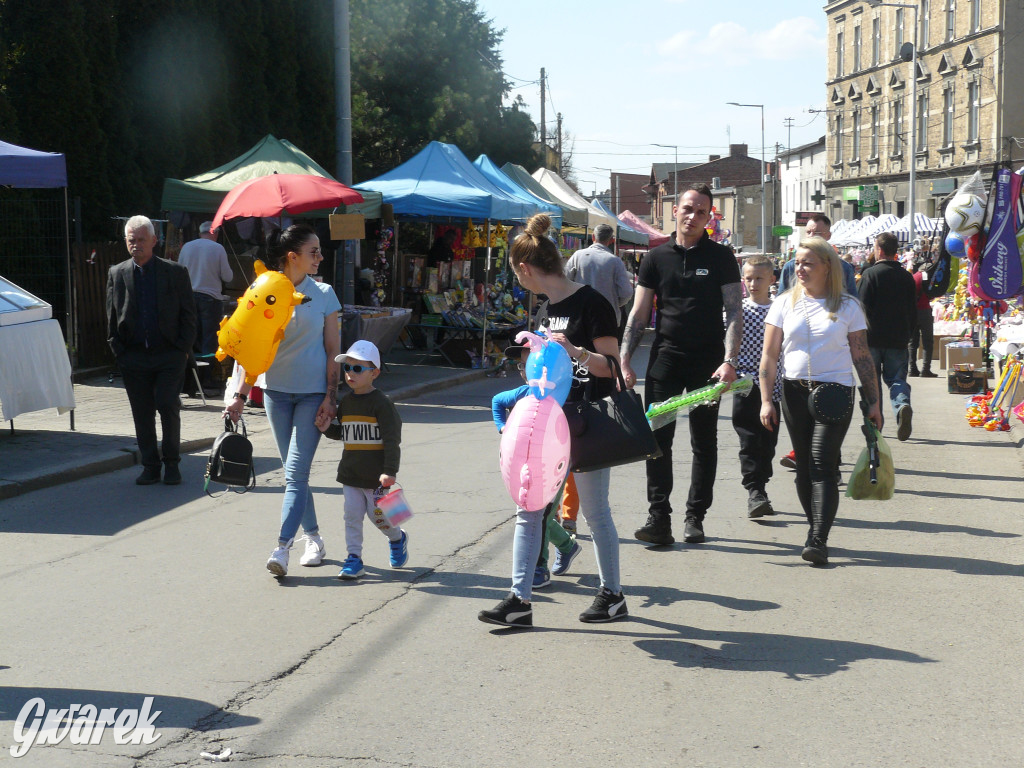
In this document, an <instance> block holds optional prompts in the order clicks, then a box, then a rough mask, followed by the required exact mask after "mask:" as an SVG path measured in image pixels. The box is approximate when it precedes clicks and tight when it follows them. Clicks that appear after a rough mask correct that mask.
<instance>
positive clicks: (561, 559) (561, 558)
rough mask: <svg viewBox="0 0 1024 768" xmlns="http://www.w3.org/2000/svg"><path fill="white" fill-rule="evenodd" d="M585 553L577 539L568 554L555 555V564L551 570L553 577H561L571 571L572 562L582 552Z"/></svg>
mask: <svg viewBox="0 0 1024 768" xmlns="http://www.w3.org/2000/svg"><path fill="white" fill-rule="evenodd" d="M582 551H583V547H581V546H580V545H579V544H578V543H577V542H576V540H575V539H573V542H572V549H570V550H569V551H568V552H561V551H559V552H557V553H555V564H554V567H553V568H552V569H551V575H552V576H561V575H562V574H563V573H565V572H566V571H568V570H569V566H570V565H572V561H573V560H575V559H576V558H577V556H578V555H579V554H580V552H582Z"/></svg>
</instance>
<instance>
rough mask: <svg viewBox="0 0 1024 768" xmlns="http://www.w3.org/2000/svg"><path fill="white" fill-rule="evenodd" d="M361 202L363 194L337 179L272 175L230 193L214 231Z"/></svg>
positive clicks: (241, 186) (289, 174)
mask: <svg viewBox="0 0 1024 768" xmlns="http://www.w3.org/2000/svg"><path fill="white" fill-rule="evenodd" d="M361 202H363V196H362V195H361V194H359V193H358V192H356V190H354V189H352V188H351V187H346V186H345V185H344V184H342V183H341V182H338V181H334V179H325V178H324V177H323V176H313V175H310V174H305V173H272V174H270V175H269V176H260V177H259V178H256V179H253V180H252V181H247V182H245V183H243V184H239V185H238V186H237V187H235V188H234V189H232V190H231V191H230V192H228V194H227V196H225V198H224V201H223V202H222V203H221V204H220V208H218V209H217V214H216V215H215V216H214V217H213V229H214V230H216V229H217V228H218V227H219V226H220V225H221V222H223V221H224V220H226V219H237V218H241V217H243V216H279V215H281V214H282V213H289V214H296V213H306V212H307V211H318V210H321V209H323V208H335V207H337V206H339V205H342V204H346V205H347V204H349V203H361Z"/></svg>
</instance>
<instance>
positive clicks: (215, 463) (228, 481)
mask: <svg viewBox="0 0 1024 768" xmlns="http://www.w3.org/2000/svg"><path fill="white" fill-rule="evenodd" d="M241 424H242V431H241V432H238V431H237V430H236V427H235V425H234V424H232V423H231V419H229V418H225V419H224V431H223V432H222V433H221V434H220V435H219V436H218V437H217V439H216V440H214V442H213V448H212V449H211V450H210V460H209V461H208V462H207V463H206V479H205V482H204V483H203V490H204V491H205V492H206V495H207V496H213V494H212V493H210V481H211V480H212V481H213V482H215V483H223V484H224V485H226V486H228V487H229V488H232V490H235V492H236V493H245V492H246V491H248V490H251V489H252V488H255V487H256V467H255V466H254V465H253V461H252V443H250V442H249V437H248V433H247V432H246V429H245V421H242V422H241ZM225 490H226V489H225Z"/></svg>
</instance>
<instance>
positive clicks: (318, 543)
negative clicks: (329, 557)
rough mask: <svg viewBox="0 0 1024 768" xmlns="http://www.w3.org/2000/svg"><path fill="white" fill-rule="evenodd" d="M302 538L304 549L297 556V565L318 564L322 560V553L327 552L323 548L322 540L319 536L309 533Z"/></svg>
mask: <svg viewBox="0 0 1024 768" xmlns="http://www.w3.org/2000/svg"><path fill="white" fill-rule="evenodd" d="M303 538H305V539H306V551H305V552H303V553H302V557H301V558H299V565H308V566H313V565H320V563H321V562H323V559H324V555H326V554H327V550H326V549H324V540H323V539H321V538H320V537H319V536H316V535H314V536H310V535H309V534H306V535H305V536H304V537H303Z"/></svg>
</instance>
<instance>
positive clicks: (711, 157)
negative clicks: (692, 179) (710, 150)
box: [708, 155, 722, 163]
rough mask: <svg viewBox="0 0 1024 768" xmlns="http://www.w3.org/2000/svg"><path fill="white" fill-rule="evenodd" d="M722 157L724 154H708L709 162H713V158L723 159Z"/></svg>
mask: <svg viewBox="0 0 1024 768" xmlns="http://www.w3.org/2000/svg"><path fill="white" fill-rule="evenodd" d="M721 159H722V156H721V155H708V162H709V163H710V162H711V161H712V160H721Z"/></svg>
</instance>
